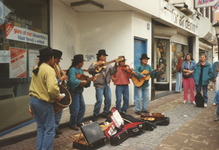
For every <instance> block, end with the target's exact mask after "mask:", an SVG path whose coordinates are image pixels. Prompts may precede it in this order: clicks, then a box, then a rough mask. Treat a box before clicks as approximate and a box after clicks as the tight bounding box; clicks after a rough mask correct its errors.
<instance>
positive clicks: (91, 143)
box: [73, 122, 106, 150]
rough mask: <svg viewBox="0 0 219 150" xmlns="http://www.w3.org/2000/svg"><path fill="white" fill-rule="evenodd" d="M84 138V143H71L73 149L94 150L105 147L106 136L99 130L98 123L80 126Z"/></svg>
mask: <svg viewBox="0 0 219 150" xmlns="http://www.w3.org/2000/svg"><path fill="white" fill-rule="evenodd" d="M80 129H81V131H82V134H83V136H84V140H85V141H84V142H80V141H77V140H74V141H73V148H77V149H80V150H94V149H97V148H100V147H102V146H104V145H105V141H104V140H105V139H106V136H105V135H104V133H103V131H102V130H101V128H100V126H99V123H98V122H92V123H89V124H87V125H84V126H80Z"/></svg>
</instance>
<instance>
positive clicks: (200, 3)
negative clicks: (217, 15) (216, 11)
mask: <svg viewBox="0 0 219 150" xmlns="http://www.w3.org/2000/svg"><path fill="white" fill-rule="evenodd" d="M217 2H218V0H195V8H200V7H211V6H214V5H215V4H216V3H217Z"/></svg>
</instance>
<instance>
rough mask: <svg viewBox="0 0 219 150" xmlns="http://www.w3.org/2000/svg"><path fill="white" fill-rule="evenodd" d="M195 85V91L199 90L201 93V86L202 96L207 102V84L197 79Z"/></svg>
mask: <svg viewBox="0 0 219 150" xmlns="http://www.w3.org/2000/svg"><path fill="white" fill-rule="evenodd" d="M195 86H196V93H198V92H200V93H201V88H202V90H203V98H204V101H205V103H206V104H207V102H208V93H207V92H208V86H207V85H202V81H199V83H198V85H195Z"/></svg>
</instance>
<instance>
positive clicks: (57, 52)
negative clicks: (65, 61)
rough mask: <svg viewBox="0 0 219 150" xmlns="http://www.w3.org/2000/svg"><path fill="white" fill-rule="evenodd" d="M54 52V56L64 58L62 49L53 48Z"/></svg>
mask: <svg viewBox="0 0 219 150" xmlns="http://www.w3.org/2000/svg"><path fill="white" fill-rule="evenodd" d="M53 53H54V58H59V59H62V58H61V57H62V52H61V51H60V50H57V49H53Z"/></svg>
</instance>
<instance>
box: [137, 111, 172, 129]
mask: <svg viewBox="0 0 219 150" xmlns="http://www.w3.org/2000/svg"><path fill="white" fill-rule="evenodd" d="M141 117H152V118H154V120H153V121H150V120H148V122H150V123H153V124H156V125H159V126H167V125H169V124H170V118H169V117H165V115H163V114H162V113H152V114H151V113H149V114H148V113H145V114H144V113H143V114H142V115H141ZM142 120H143V119H142Z"/></svg>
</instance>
